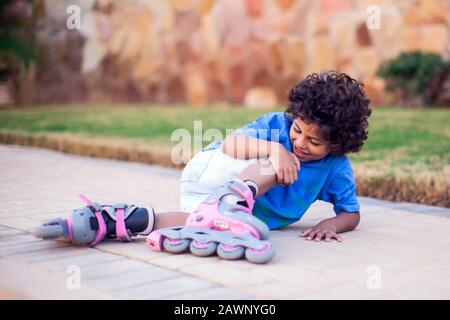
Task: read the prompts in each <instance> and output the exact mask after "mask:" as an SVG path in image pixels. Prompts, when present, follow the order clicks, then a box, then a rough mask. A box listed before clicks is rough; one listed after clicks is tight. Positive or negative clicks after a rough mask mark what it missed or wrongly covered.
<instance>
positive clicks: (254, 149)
mask: <svg viewBox="0 0 450 320" xmlns="http://www.w3.org/2000/svg"><path fill="white" fill-rule="evenodd" d="M275 147H278V146H276V145H275V144H274V142H272V141H266V140H262V139H257V138H253V137H249V136H244V135H239V134H231V135H229V136H228V137H226V138H225V140H224V141H223V142H222V145H221V146H220V149H221V150H222V152H223V153H225V154H226V155H228V156H230V157H232V158H235V159H250V158H258V157H269V156H270V155H271V154H272V152H273V151H274V149H275Z"/></svg>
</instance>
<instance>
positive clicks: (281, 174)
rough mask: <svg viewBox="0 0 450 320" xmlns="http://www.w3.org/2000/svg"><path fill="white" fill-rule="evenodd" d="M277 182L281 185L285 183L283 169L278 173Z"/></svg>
mask: <svg viewBox="0 0 450 320" xmlns="http://www.w3.org/2000/svg"><path fill="white" fill-rule="evenodd" d="M277 182H278V183H279V184H282V183H283V170H281V169H280V170H279V171H278V172H277Z"/></svg>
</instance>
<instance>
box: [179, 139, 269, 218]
mask: <svg viewBox="0 0 450 320" xmlns="http://www.w3.org/2000/svg"><path fill="white" fill-rule="evenodd" d="M263 159H264V158H263ZM260 160H262V159H260ZM255 163H258V159H257V158H253V159H235V158H232V157H230V156H228V155H226V154H224V153H223V152H222V150H220V147H218V148H217V149H212V150H205V151H201V152H199V153H197V154H196V155H195V156H194V157H193V158H192V159H191V160H190V161H189V162H188V163H187V165H186V167H185V168H184V170H183V172H182V174H181V179H180V191H181V195H180V202H181V203H180V209H181V211H185V212H192V211H193V210H194V209H195V208H197V207H198V205H199V204H200V203H201V202H203V201H204V200H206V198H207V197H208V196H209V195H211V194H212V192H213V191H214V190H215V189H216V188H217V187H219V186H221V185H224V184H226V183H227V182H228V181H230V180H232V179H233V178H236V177H238V176H239V174H241V173H242V172H243V171H244V170H245V169H247V168H248V167H249V166H250V165H252V164H255Z"/></svg>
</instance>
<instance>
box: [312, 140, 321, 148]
mask: <svg viewBox="0 0 450 320" xmlns="http://www.w3.org/2000/svg"><path fill="white" fill-rule="evenodd" d="M311 144H312V145H313V146H316V147H317V146H319V145H320V143H315V142H312V141H311Z"/></svg>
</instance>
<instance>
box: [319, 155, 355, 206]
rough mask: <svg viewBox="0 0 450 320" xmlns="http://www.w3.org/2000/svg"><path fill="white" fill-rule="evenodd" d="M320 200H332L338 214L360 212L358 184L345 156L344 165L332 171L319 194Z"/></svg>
mask: <svg viewBox="0 0 450 320" xmlns="http://www.w3.org/2000/svg"><path fill="white" fill-rule="evenodd" d="M318 199H319V200H323V201H326V202H330V203H332V204H333V209H334V212H335V213H336V214H339V213H341V212H343V211H344V212H359V209H360V207H359V202H358V198H357V196H356V184H355V179H354V177H353V171H352V167H351V165H350V161H349V160H348V159H347V158H346V157H345V161H343V163H342V165H340V166H339V168H337V169H335V170H334V171H332V172H331V177H330V179H329V181H328V182H327V183H326V184H325V186H324V189H323V190H321V192H320V193H319V195H318Z"/></svg>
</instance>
